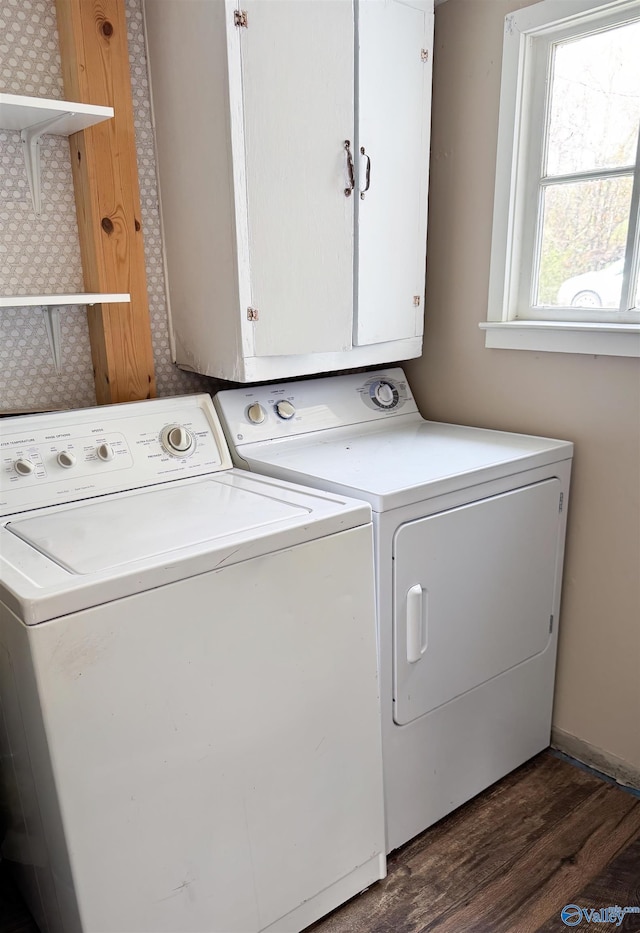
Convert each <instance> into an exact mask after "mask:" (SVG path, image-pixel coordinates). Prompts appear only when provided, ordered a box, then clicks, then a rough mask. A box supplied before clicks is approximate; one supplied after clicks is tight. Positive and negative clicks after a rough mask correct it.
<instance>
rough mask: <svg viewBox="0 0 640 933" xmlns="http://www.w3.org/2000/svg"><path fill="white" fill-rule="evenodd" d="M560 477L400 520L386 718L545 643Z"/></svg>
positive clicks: (517, 660)
mask: <svg viewBox="0 0 640 933" xmlns="http://www.w3.org/2000/svg"><path fill="white" fill-rule="evenodd" d="M559 498H560V481H559V480H557V479H549V480H545V481H543V482H541V483H536V484H534V485H531V486H525V487H523V488H521V489H515V490H512V491H510V492H507V493H503V494H501V495H499V496H492V497H491V498H488V499H481V500H479V501H477V502H472V503H470V504H469V505H465V506H461V507H460V508H456V509H450V510H448V511H446V512H439V513H436V514H434V515H429V516H427V517H425V518H420V519H417V520H416V521H412V522H407V524H405V525H401V526H400V528H399V529H398V530H397V531H396V534H395V537H394V622H393V628H394V719H395V721H396V722H397V723H398V724H401V725H403V724H406V723H408V722H411V721H412V720H414V719H417V718H418V717H419V716H423V715H424V714H425V713H428V712H429V711H430V710H433V709H435V708H436V707H438V706H441V705H442V704H444V703H447V702H448V701H449V700H452V699H453V698H454V697H457V696H460V695H461V694H463V693H466V692H467V691H468V690H473V688H474V687H477V686H479V685H480V684H482V683H484V682H485V681H487V680H490V679H491V678H492V677H496V676H497V675H498V674H500V673H502V672H503V671H505V670H508V669H509V668H512V667H514V666H515V665H517V664H521V663H522V662H523V661H526V660H527V659H528V658H531V657H533V656H534V655H536V654H539V653H540V652H542V651H544V650H545V648H546V647H547V646H548V644H549V641H550V638H551V635H550V632H551V613H552V605H553V596H554V586H555V568H556V553H557V546H558V530H559V524H560V523H559Z"/></svg>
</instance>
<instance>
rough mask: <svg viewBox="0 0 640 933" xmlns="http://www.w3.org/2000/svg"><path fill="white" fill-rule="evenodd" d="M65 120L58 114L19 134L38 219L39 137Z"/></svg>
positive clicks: (40, 202)
mask: <svg viewBox="0 0 640 933" xmlns="http://www.w3.org/2000/svg"><path fill="white" fill-rule="evenodd" d="M67 118H68V114H65V113H63V114H58V115H57V116H55V117H52V118H51V119H50V120H43V121H42V123H36V124H35V126H29V127H27V128H26V129H24V130H22V131H21V133H20V139H21V140H22V154H23V155H24V164H25V168H26V170H27V181H28V182H29V190H30V191H31V200H32V202H33V210H34V213H35V214H36V216H38V217H39V216H40V213H41V209H42V198H41V194H40V147H41V141H40V137H41V136H42V135H43V133H51V132H53V128H54V127H55V125H56V124H57V123H59V122H60V121H61V120H66V119H67Z"/></svg>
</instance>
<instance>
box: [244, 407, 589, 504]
mask: <svg viewBox="0 0 640 933" xmlns="http://www.w3.org/2000/svg"><path fill="white" fill-rule="evenodd" d="M572 452H573V445H572V444H571V443H569V442H567V441H558V440H553V439H551V438H546V437H532V436H529V435H526V434H510V433H506V432H503V431H491V430H486V429H483V428H470V427H465V426H462V425H457V424H441V423H439V422H435V421H424V420H423V419H422V418H421V417H420V416H419V415H407V416H405V417H402V418H400V417H399V418H395V419H393V420H388V421H386V422H383V423H379V422H377V423H374V424H362V425H357V426H350V427H342V428H335V429H333V430H328V431H321V432H318V433H317V434H307V435H304V436H301V437H292V438H286V439H282V440H280V441H276V442H273V441H272V442H265V443H254V444H245V445H238V446H237V448H236V451H235V453H234V458H235V459H236V460H238V461H239V462H241V463H242V462H244V463H245V464H247V465H248V466H249V468H250V469H252V470H255V471H256V472H265V473H268V474H269V475H270V476H278V477H281V478H284V479H289V480H292V481H293V482H300V483H305V482H307V483H308V482H311V483H313V484H314V485H317V486H319V487H320V488H321V489H327V490H331V491H334V492H341V493H343V494H345V495H351V496H358V497H362V498H364V499H366V500H367V501H368V502H370V503H371V505H372V507H373V508H374V510H375V511H378V512H381V511H384V510H386V509H391V508H398V507H400V506H404V505H410V504H412V503H414V502H419V501H421V500H422V499H427V498H431V497H432V496H436V495H442V494H444V493H448V492H453V491H456V490H458V489H461V488H465V487H468V486H473V485H476V484H477V483H481V482H488V481H490V480H493V479H499V478H501V477H503V476H508V475H510V474H512V473H518V472H521V471H523V470H530V469H534V468H536V467H540V466H545V465H547V464H549V463H555V462H557V461H558V460H566V459H569V458H570V457H571V456H572Z"/></svg>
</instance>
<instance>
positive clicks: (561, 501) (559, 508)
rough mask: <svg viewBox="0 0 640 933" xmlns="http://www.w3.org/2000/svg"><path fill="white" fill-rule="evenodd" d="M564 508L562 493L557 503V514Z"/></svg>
mask: <svg viewBox="0 0 640 933" xmlns="http://www.w3.org/2000/svg"><path fill="white" fill-rule="evenodd" d="M563 506H564V493H563V492H561V493H560V502H559V503H558V512H562V509H563Z"/></svg>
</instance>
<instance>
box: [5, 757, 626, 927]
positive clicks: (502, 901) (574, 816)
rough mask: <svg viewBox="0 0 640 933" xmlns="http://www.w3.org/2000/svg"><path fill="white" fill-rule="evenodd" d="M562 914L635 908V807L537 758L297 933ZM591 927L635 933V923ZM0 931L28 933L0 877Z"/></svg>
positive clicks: (590, 779) (594, 780) (603, 786)
mask: <svg viewBox="0 0 640 933" xmlns="http://www.w3.org/2000/svg"><path fill="white" fill-rule="evenodd" d="M566 904H577V905H578V906H580V907H585V908H588V909H600V908H602V907H610V906H616V905H619V906H621V907H626V906H636V907H640V797H638V796H634V795H633V794H632V793H628V792H626V791H625V790H623V789H621V788H620V787H618V786H616V785H613V784H610V783H607V782H605V781H603V780H601V779H600V778H599V777H597V776H596V775H594V774H593V773H590V772H588V771H585V770H583V769H581V768H578V767H576V766H574V765H573V764H571V763H569V762H567V761H566V760H563V759H561V758H558V757H556V756H555V755H554V754H553V753H551V752H544V753H543V754H541V755H538V756H537V757H536V758H534V759H533V760H532V761H530V762H528V763H527V764H526V765H524V766H523V767H522V768H519V769H518V770H517V771H515V772H514V773H513V774H510V775H508V777H506V778H504V780H502V781H500V783H498V784H496V785H495V786H494V787H492V788H490V789H489V790H488V791H486V792H485V793H483V794H481V795H480V796H479V797H477V798H476V799H475V800H472V801H470V802H469V803H468V804H466V805H465V806H464V807H461V808H460V809H459V810H457V811H456V812H455V813H452V814H451V815H450V816H448V817H446V818H445V819H444V820H441V821H440V823H438V824H437V825H436V826H434V827H432V828H431V829H429V830H427V832H425V833H423V834H422V835H421V836H418V837H417V838H416V839H414V840H413V841H412V842H410V843H408V844H407V845H406V846H404V847H403V848H402V849H400V850H398V851H397V852H395V853H393V854H392V855H391V856H390V858H389V874H388V876H387V878H386V879H385V880H384V881H382V882H380V883H379V884H376V885H374V886H373V887H372V888H370V889H369V890H368V891H366V892H364V893H363V894H361V895H359V896H358V897H356V898H354V899H353V900H352V901H350V902H349V903H348V904H345V905H343V906H342V907H340V908H338V910H336V911H334V913H333V914H331V915H330V916H329V917H326V918H324V919H323V920H321V921H319V922H318V923H316V924H314V925H313V926H312V927H310V928H309V930H308V933H432V931H433V933H560V931H563V930H568V929H570V928H569V927H568V926H565V925H564V924H563V922H562V920H561V919H560V911H561V909H562V907H564V906H565V905H566ZM589 926H590V924H588V923H587V921H586V920H583V921H582V923H581V924H580V925H579V927H578V929H582V930H584V929H587V928H588V927H589ZM595 929H600V930H607V929H609V930H614V929H616V930H621V931H624V933H640V914H628V915H627V916H626V917H625V919H624V921H623V923H622V924H621V925H620V926H615V924H606V923H605V924H598V925H597V926H595ZM0 933H37V929H36V927H35V925H34V924H33V921H31V920H30V918H29V916H28V913H27V912H26V910H25V908H24V906H23V905H22V904H21V902H20V901H19V899H18V896H17V894H16V892H15V890H14V889H13V887H12V886H11V884H10V881H9V880H8V879H7V878H6V876H3V875H2V872H0ZM91 933H93V931H91ZM110 933H116V931H110ZM117 933H126V931H117ZM181 933H189V931H186V930H185V931H181Z"/></svg>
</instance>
